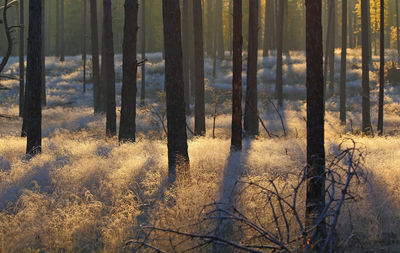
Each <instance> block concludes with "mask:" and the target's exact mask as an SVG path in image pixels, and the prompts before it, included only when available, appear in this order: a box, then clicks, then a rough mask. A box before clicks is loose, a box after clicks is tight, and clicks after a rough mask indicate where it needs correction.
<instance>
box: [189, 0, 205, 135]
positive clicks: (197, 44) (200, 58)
mask: <svg viewBox="0 0 400 253" xmlns="http://www.w3.org/2000/svg"><path fill="white" fill-rule="evenodd" d="M199 31H203V14H202V8H201V0H193V30H192V32H193V34H194V66H193V69H194V76H195V79H194V83H195V85H194V86H195V90H196V91H195V106H194V133H195V135H201V136H204V135H205V133H206V119H205V117H206V116H205V102H204V50H203V33H202V32H199Z"/></svg>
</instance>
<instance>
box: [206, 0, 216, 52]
mask: <svg viewBox="0 0 400 253" xmlns="http://www.w3.org/2000/svg"><path fill="white" fill-rule="evenodd" d="M214 1H215V0H206V1H205V4H206V6H207V29H206V50H207V55H208V56H209V57H210V56H212V51H213V31H214V29H213V25H214V22H213V4H214Z"/></svg>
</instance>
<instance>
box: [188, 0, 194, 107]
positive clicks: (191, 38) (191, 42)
mask: <svg viewBox="0 0 400 253" xmlns="http://www.w3.org/2000/svg"><path fill="white" fill-rule="evenodd" d="M188 21H189V26H190V27H193V0H190V1H189V20H188ZM189 55H190V56H189V67H190V69H189V77H190V95H191V96H192V97H193V98H194V97H195V90H196V88H195V87H194V82H195V80H194V79H195V76H194V75H195V74H194V64H195V63H194V33H193V32H192V31H190V32H189ZM189 102H190V100H189Z"/></svg>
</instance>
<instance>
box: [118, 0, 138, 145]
mask: <svg viewBox="0 0 400 253" xmlns="http://www.w3.org/2000/svg"><path fill="white" fill-rule="evenodd" d="M124 6H125V23H124V40H123V46H122V50H123V51H122V61H123V64H122V72H123V73H122V92H121V119H120V126H119V141H120V142H126V141H129V142H134V141H135V132H136V92H137V87H136V75H137V59H136V45H137V30H138V0H125V5H124Z"/></svg>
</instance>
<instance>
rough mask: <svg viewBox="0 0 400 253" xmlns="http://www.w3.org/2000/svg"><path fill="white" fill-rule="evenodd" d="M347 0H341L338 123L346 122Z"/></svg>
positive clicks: (343, 123)
mask: <svg viewBox="0 0 400 253" xmlns="http://www.w3.org/2000/svg"><path fill="white" fill-rule="evenodd" d="M346 65H347V0H342V56H341V63H340V123H341V124H342V125H345V124H346Z"/></svg>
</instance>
